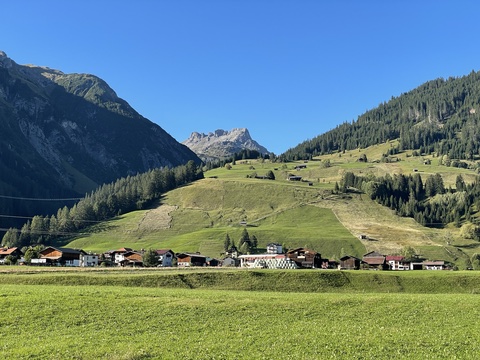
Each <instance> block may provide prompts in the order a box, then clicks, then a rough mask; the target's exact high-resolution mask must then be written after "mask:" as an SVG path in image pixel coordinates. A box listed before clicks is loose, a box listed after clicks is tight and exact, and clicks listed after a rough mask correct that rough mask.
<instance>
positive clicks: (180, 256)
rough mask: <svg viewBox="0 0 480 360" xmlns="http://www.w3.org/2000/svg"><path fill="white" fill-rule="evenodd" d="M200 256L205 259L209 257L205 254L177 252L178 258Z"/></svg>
mask: <svg viewBox="0 0 480 360" xmlns="http://www.w3.org/2000/svg"><path fill="white" fill-rule="evenodd" d="M188 256H190V257H199V258H204V259H205V260H206V259H207V257H206V256H205V255H202V254H192V253H180V254H177V257H178V258H186V257H188Z"/></svg>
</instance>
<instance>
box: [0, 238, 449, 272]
mask: <svg viewBox="0 0 480 360" xmlns="http://www.w3.org/2000/svg"><path fill="white" fill-rule="evenodd" d="M266 250H267V251H266V253H263V254H240V253H239V252H238V250H237V248H236V247H235V246H232V247H231V248H230V249H229V250H228V251H227V252H226V253H225V254H224V255H225V257H224V258H223V259H215V258H211V257H208V256H205V255H202V254H200V253H175V252H174V251H173V250H171V249H160V250H154V258H155V263H154V264H152V263H149V264H148V265H149V266H156V267H173V266H176V267H179V268H187V267H206V266H213V267H219V266H223V267H241V268H248V269H339V270H360V269H363V270H366V269H371V270H446V269H450V268H451V266H450V264H447V263H445V261H427V260H420V259H416V260H411V259H410V260H408V259H406V258H404V257H403V256H398V255H383V254H380V253H378V252H375V251H372V252H369V253H367V254H365V255H364V256H363V257H362V258H361V259H360V258H357V257H355V256H350V255H346V256H343V257H342V258H340V261H336V260H331V259H324V258H322V256H321V255H320V253H318V252H316V251H314V250H311V249H307V248H303V247H299V248H295V249H291V250H288V251H286V252H284V251H283V247H282V245H280V244H277V243H270V244H268V245H267V248H266ZM145 253H146V252H145V251H144V250H141V251H135V250H133V249H130V248H121V249H118V250H109V251H107V252H105V253H102V254H90V253H87V252H85V251H83V250H77V249H70V248H64V247H53V246H47V247H45V248H44V249H42V250H40V251H39V252H38V257H35V258H31V259H28V261H27V260H26V259H25V256H24V254H23V253H22V251H21V250H20V249H19V248H17V247H12V248H0V264H7V263H11V262H9V261H8V260H9V259H12V257H13V258H15V262H14V263H17V264H20V265H22V264H23V265H26V264H30V265H38V266H40V265H44V266H68V267H95V266H116V267H142V266H144V265H146V264H145V263H144V262H145V259H144V256H145Z"/></svg>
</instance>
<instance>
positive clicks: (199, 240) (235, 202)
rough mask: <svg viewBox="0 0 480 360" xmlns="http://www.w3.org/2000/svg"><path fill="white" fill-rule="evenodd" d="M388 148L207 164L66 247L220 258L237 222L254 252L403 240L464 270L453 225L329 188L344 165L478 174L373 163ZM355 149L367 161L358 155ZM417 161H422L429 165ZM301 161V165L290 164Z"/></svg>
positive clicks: (354, 248) (355, 247)
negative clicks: (437, 224) (145, 205)
mask: <svg viewBox="0 0 480 360" xmlns="http://www.w3.org/2000/svg"><path fill="white" fill-rule="evenodd" d="M395 145H396V142H394V141H392V142H387V143H384V144H381V145H375V146H372V147H369V148H367V149H362V150H358V149H356V150H353V151H346V152H342V153H337V154H330V155H324V156H321V157H317V158H314V159H313V160H312V161H309V162H306V163H305V162H301V163H300V162H290V163H280V164H279V163H270V162H268V161H257V160H245V161H237V162H236V163H235V164H233V165H232V166H231V169H227V168H225V167H223V168H218V169H214V170H210V171H207V172H206V173H205V179H203V180H199V181H196V182H194V183H191V184H190V185H187V186H184V187H181V188H178V189H175V190H173V191H170V192H168V193H166V194H165V196H164V197H163V198H162V199H161V203H159V204H157V206H154V207H152V208H151V209H147V210H142V211H135V212H131V213H128V214H125V215H122V216H120V217H118V218H116V219H114V220H111V221H108V222H105V223H101V224H98V225H95V226H92V227H91V228H89V229H88V230H87V231H85V232H84V233H83V234H82V235H81V236H79V237H77V238H76V239H74V240H73V241H72V242H70V243H69V244H68V246H70V247H76V248H83V249H86V250H91V251H105V250H109V249H115V248H120V247H123V246H126V247H132V248H135V249H142V248H143V249H146V248H172V249H173V250H174V251H176V252H180V251H199V252H201V253H203V254H206V255H209V256H212V257H219V256H220V254H221V253H222V252H223V241H224V239H225V236H226V234H228V235H229V236H230V238H231V239H232V240H234V241H235V242H236V243H238V240H239V239H240V235H241V232H242V231H243V229H244V225H241V223H243V222H245V223H246V228H247V230H248V232H249V234H250V235H255V236H256V237H257V239H258V242H259V246H258V247H259V249H258V250H259V251H260V252H261V251H263V250H264V248H265V245H266V244H267V243H269V242H278V243H281V244H283V245H285V246H286V247H287V248H293V247H297V246H302V247H303V246H306V247H309V248H313V249H315V250H317V251H319V252H320V253H321V254H322V256H324V257H336V258H338V257H339V256H340V254H341V253H348V254H352V255H356V256H361V255H362V254H364V253H365V252H367V251H372V250H376V251H380V252H383V253H385V254H398V253H400V252H401V251H402V249H403V248H404V247H406V246H411V247H413V248H414V249H415V250H416V251H417V253H418V254H420V255H421V256H423V257H425V258H428V259H432V260H433V259H444V260H447V261H451V262H453V263H456V264H458V265H459V267H466V266H467V263H468V260H467V259H469V258H470V256H471V255H472V254H473V253H476V252H477V251H478V245H479V243H478V242H476V241H473V240H468V239H465V238H463V237H462V234H461V229H460V228H458V227H454V226H453V225H452V226H450V225H448V226H446V227H445V228H443V229H437V228H428V227H424V226H421V225H420V224H418V223H417V222H415V220H413V219H412V218H407V217H400V216H397V215H395V213H394V212H393V211H392V210H391V209H389V208H388V207H384V206H382V205H380V204H378V203H376V202H374V201H372V200H371V199H370V198H369V197H368V196H366V195H365V194H360V193H358V194H355V193H352V194H335V193H334V191H333V189H334V187H335V183H336V182H339V181H340V180H341V178H342V175H343V174H344V173H345V172H346V171H351V172H354V173H357V174H362V175H368V174H373V175H376V176H378V175H384V174H386V173H389V174H410V173H419V174H420V175H421V176H422V178H423V179H426V177H427V176H429V175H430V174H435V173H440V174H441V175H442V177H443V178H444V181H445V185H446V186H454V184H455V178H456V176H457V175H458V174H462V176H463V177H464V179H465V181H466V182H472V181H473V180H474V179H475V177H476V173H475V172H474V171H473V170H468V169H461V168H453V167H447V166H444V165H440V162H439V161H438V159H436V158H434V157H433V155H430V156H412V152H402V153H400V154H396V155H395V157H394V161H393V158H392V161H391V162H380V159H381V158H382V156H383V154H385V153H386V152H387V151H388V149H389V148H391V147H394V146H395ZM363 154H365V155H366V156H367V159H368V162H359V161H357V160H358V158H359V157H360V156H361V155H363ZM425 160H430V165H426V161H425ZM300 164H303V165H304V166H306V167H305V168H302V169H300V170H297V169H296V166H298V165H300ZM267 171H272V172H273V173H274V175H275V180H264V179H258V178H253V177H252V174H253V173H256V174H257V175H258V176H262V175H264V174H265V173H267ZM289 175H297V176H301V177H302V180H304V181H288V180H287V177H288V176H289ZM361 235H364V236H363V237H364V239H362V240H360V238H361V237H362V236H361Z"/></svg>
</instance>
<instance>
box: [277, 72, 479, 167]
mask: <svg viewBox="0 0 480 360" xmlns="http://www.w3.org/2000/svg"><path fill="white" fill-rule="evenodd" d="M479 120H480V72H473V71H472V72H471V73H470V74H469V75H467V76H464V77H459V78H453V77H451V78H449V79H447V80H445V79H437V80H433V81H429V82H427V83H425V84H423V85H421V86H419V87H418V88H416V89H414V90H412V91H410V92H407V93H404V94H402V95H400V96H398V97H392V99H391V100H390V101H388V102H384V103H382V104H380V105H379V106H378V107H377V108H375V109H373V110H370V111H367V112H366V113H365V114H363V115H361V116H359V117H358V119H357V120H356V121H352V122H351V123H350V122H345V123H343V124H341V125H339V126H337V127H336V128H335V129H333V130H331V131H328V132H326V133H324V134H322V135H319V136H317V137H315V138H313V139H311V140H307V141H305V142H303V143H301V144H299V145H298V146H296V147H294V148H291V149H289V150H288V151H287V152H285V153H284V154H283V155H281V158H282V159H283V160H308V159H310V158H312V157H313V156H316V155H323V154H328V153H331V152H336V151H344V150H353V149H357V148H366V147H368V146H371V145H375V144H380V143H383V142H385V141H387V140H392V139H400V148H399V150H400V151H401V150H414V149H416V150H419V152H420V153H425V154H431V153H433V152H435V153H437V154H438V155H448V156H449V157H450V158H452V159H466V160H473V159H474V158H476V157H478V156H479V154H480V141H479V140H480V127H479V122H480V121H479Z"/></svg>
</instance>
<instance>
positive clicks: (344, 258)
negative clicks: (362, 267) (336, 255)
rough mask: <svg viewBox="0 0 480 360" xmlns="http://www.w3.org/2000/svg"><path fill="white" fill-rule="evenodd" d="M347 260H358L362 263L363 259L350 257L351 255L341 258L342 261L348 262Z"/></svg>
mask: <svg viewBox="0 0 480 360" xmlns="http://www.w3.org/2000/svg"><path fill="white" fill-rule="evenodd" d="M347 259H356V260H358V261H362V259H359V258H357V257H355V256H350V255H345V256H343V257H341V258H340V261H345V260H347Z"/></svg>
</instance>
